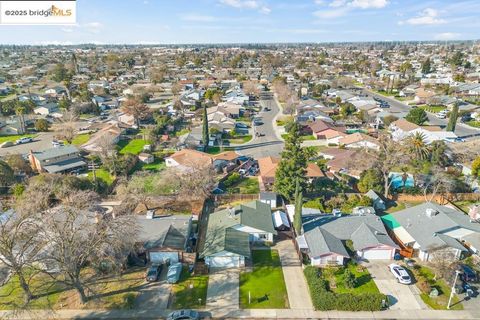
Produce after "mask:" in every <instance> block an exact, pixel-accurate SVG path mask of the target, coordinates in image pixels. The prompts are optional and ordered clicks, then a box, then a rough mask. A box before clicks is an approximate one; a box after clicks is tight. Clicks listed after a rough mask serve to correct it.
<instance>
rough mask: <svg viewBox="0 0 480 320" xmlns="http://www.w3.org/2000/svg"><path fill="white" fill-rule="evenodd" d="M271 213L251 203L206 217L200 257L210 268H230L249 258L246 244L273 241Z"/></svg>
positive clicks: (257, 204)
mask: <svg viewBox="0 0 480 320" xmlns="http://www.w3.org/2000/svg"><path fill="white" fill-rule="evenodd" d="M276 234H277V232H276V231H275V229H274V225H273V220H272V211H271V207H270V205H269V204H268V203H263V202H260V201H252V202H248V203H245V204H240V205H238V206H235V207H232V208H227V209H224V210H220V211H216V212H214V213H211V214H210V215H209V216H208V223H207V229H206V235H205V240H204V241H203V243H201V244H200V248H201V250H200V255H199V257H200V258H203V259H205V263H206V264H207V265H208V266H210V267H216V268H232V267H233V268H234V267H241V266H244V265H245V259H250V257H251V252H250V244H251V243H254V242H273V236H274V235H276Z"/></svg>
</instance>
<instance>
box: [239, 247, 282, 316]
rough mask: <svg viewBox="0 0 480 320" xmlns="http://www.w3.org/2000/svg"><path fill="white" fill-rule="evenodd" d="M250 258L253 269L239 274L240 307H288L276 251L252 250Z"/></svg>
mask: <svg viewBox="0 0 480 320" xmlns="http://www.w3.org/2000/svg"><path fill="white" fill-rule="evenodd" d="M252 260H253V271H251V272H243V273H241V274H240V307H241V308H244V309H284V308H288V296H287V289H286V286H285V281H284V278H283V271H282V266H281V264H280V258H279V256H278V251H276V250H269V249H268V250H252ZM249 296H250V303H249Z"/></svg>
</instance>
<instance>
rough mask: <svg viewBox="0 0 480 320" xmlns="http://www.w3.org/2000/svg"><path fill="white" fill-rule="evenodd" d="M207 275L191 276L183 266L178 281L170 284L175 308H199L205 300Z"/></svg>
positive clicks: (203, 304)
mask: <svg viewBox="0 0 480 320" xmlns="http://www.w3.org/2000/svg"><path fill="white" fill-rule="evenodd" d="M207 288H208V275H198V276H191V275H190V273H189V272H188V267H187V266H184V267H183V270H182V274H181V276H180V281H179V282H178V283H176V284H174V285H173V286H172V292H173V294H174V298H173V307H174V308H175V309H190V308H201V307H204V306H205V302H206V300H207ZM199 299H201V300H199Z"/></svg>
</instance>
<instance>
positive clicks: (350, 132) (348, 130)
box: [346, 129, 367, 134]
mask: <svg viewBox="0 0 480 320" xmlns="http://www.w3.org/2000/svg"><path fill="white" fill-rule="evenodd" d="M346 132H347V134H352V133H357V132H360V133H367V131H366V130H363V129H347V130H346Z"/></svg>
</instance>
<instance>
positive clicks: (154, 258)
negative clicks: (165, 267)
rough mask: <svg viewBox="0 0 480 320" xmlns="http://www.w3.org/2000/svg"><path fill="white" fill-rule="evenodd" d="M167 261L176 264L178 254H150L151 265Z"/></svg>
mask: <svg viewBox="0 0 480 320" xmlns="http://www.w3.org/2000/svg"><path fill="white" fill-rule="evenodd" d="M167 260H170V263H176V262H178V252H176V251H175V252H167V251H158V252H150V262H152V263H164V262H165V261H167Z"/></svg>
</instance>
